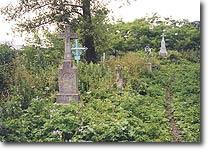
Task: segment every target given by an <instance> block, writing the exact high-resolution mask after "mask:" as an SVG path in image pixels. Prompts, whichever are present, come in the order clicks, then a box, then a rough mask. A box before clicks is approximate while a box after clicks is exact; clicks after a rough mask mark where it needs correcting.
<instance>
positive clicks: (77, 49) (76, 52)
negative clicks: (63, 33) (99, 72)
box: [72, 39, 87, 63]
mask: <svg viewBox="0 0 208 150" xmlns="http://www.w3.org/2000/svg"><path fill="white" fill-rule="evenodd" d="M85 50H87V47H79V43H78V39H75V46H74V47H73V48H72V53H73V54H74V59H75V60H76V61H77V63H79V60H80V55H81V54H82V51H85Z"/></svg>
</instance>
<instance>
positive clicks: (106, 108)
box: [0, 0, 201, 143]
mask: <svg viewBox="0 0 208 150" xmlns="http://www.w3.org/2000/svg"><path fill="white" fill-rule="evenodd" d="M87 1H89V0H84V1H83V7H82V8H83V9H84V10H83V12H85V13H86V12H88V9H86V10H85V7H86V8H88V4H89V3H87ZM22 2H24V1H22ZM63 2H64V1H63ZM84 2H85V3H84ZM20 4H21V6H19V8H18V7H17V8H16V9H15V11H20V12H21V11H23V10H24V9H23V10H22V9H21V10H20V8H21V7H23V8H27V7H28V9H29V8H30V7H31V10H32V9H34V8H39V7H38V6H34V7H32V4H31V6H30V3H28V4H27V5H26V4H25V3H20ZM45 4H46V5H47V3H45ZM33 5H35V4H33ZM94 5H95V4H94ZM94 5H93V6H94ZM41 6H43V4H42V5H41ZM48 6H50V7H51V8H52V10H53V11H54V13H55V14H62V13H61V12H62V11H61V12H59V6H60V7H61V4H58V3H57V4H56V7H57V8H56V7H55V6H54V7H52V6H53V5H52V4H50V3H48ZM63 6H64V8H65V7H67V10H68V9H69V8H71V7H73V9H72V8H71V9H70V10H71V12H69V14H71V13H76V12H77V11H78V12H82V11H80V10H79V9H75V8H74V7H76V6H75V5H71V6H70V5H69V6H68V5H63ZM93 6H91V7H93ZM50 7H49V8H50ZM68 7H69V8H68ZM77 7H78V6H77ZM78 8H79V7H78ZM11 9H12V8H11ZM91 9H92V8H91ZM96 9H97V10H96ZM26 10H27V9H25V10H24V11H26ZM67 10H65V16H64V15H63V14H62V16H59V17H60V18H61V19H60V18H59V19H60V20H58V19H57V18H58V17H57V16H56V17H55V18H52V17H53V15H52V17H51V16H49V15H46V16H47V17H48V18H44V19H46V20H41V19H43V17H42V18H41V17H40V18H39V19H40V20H32V21H31V22H29V23H28V22H25V24H22V25H20V27H22V28H23V29H25V30H27V29H28V30H30V29H31V30H30V32H31V34H32V35H33V38H32V40H29V41H28V42H27V43H26V45H24V46H23V47H22V48H21V49H19V50H17V49H15V48H13V47H12V46H11V45H9V44H6V43H5V44H1V45H0V100H1V101H0V103H1V104H0V106H1V107H0V110H1V123H0V139H1V141H2V142H163V143H164V142H200V137H201V135H200V122H201V120H200V22H189V21H187V20H174V19H171V18H162V17H159V16H157V15H153V16H152V17H144V18H141V19H136V20H135V21H132V22H122V21H117V22H116V23H112V22H110V21H109V20H108V19H107V11H106V10H105V9H104V8H103V9H101V8H99V7H98V8H97V7H96V8H94V11H96V13H93V12H92V14H87V13H86V14H82V17H83V18H79V17H78V18H76V17H74V18H70V15H68V16H67V13H66V12H67ZM1 11H2V10H1ZM53 11H52V12H53ZM2 14H4V15H7V17H8V18H10V19H11V18H12V17H13V18H15V17H16V16H15V15H14V14H13V16H12V14H11V12H10V13H8V12H7V13H6V12H2ZM20 14H21V13H20ZM10 15H11V16H10ZM85 15H86V16H85ZM66 16H67V17H69V18H70V19H68V18H67V17H66ZM89 17H90V18H89ZM51 18H52V19H55V21H54V22H55V23H56V25H57V26H56V31H54V32H49V30H48V28H44V27H43V28H42V29H41V32H40V31H38V30H40V28H38V27H39V26H42V24H44V23H46V22H47V21H48V19H51ZM82 19H84V20H82ZM33 21H37V22H36V23H34V22H33ZM38 21H40V22H38ZM44 21H45V22H44ZM27 23H28V24H27ZM38 23H39V24H38ZM37 24H38V26H37V27H36V25H37ZM24 25H26V26H24ZM42 35H43V37H44V38H43V37H42Z"/></svg>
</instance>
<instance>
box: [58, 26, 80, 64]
mask: <svg viewBox="0 0 208 150" xmlns="http://www.w3.org/2000/svg"><path fill="white" fill-rule="evenodd" d="M59 35H60V37H61V38H64V39H65V53H64V60H69V61H71V60H72V53H71V44H70V39H77V38H78V37H77V34H76V33H71V32H70V26H69V25H66V28H65V32H64V33H60V34H59Z"/></svg>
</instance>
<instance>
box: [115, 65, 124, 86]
mask: <svg viewBox="0 0 208 150" xmlns="http://www.w3.org/2000/svg"><path fill="white" fill-rule="evenodd" d="M116 86H117V88H118V89H119V90H123V88H124V80H123V76H122V73H121V66H120V65H117V66H116Z"/></svg>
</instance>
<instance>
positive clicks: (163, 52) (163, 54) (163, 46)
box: [159, 33, 168, 57]
mask: <svg viewBox="0 0 208 150" xmlns="http://www.w3.org/2000/svg"><path fill="white" fill-rule="evenodd" d="M164 37H165V35H164V33H163V34H162V41H161V47H160V51H159V55H160V56H162V57H166V56H167V54H168V53H167V50H166V46H165V38H164Z"/></svg>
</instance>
